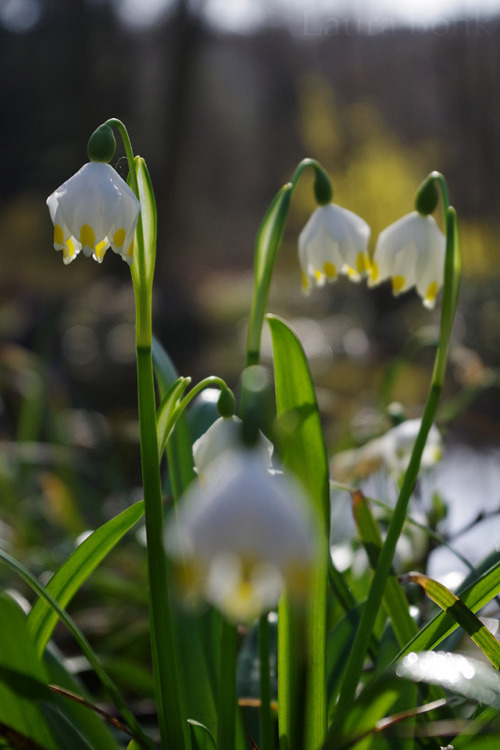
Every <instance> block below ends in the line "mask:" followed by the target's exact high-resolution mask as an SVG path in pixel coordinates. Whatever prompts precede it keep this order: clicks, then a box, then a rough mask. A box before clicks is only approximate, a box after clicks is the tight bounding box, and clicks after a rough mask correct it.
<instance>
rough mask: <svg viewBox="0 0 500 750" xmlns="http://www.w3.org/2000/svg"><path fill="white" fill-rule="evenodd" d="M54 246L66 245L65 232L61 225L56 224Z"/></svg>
mask: <svg viewBox="0 0 500 750" xmlns="http://www.w3.org/2000/svg"><path fill="white" fill-rule="evenodd" d="M54 245H64V232H63V229H62V227H60V226H59V224H54Z"/></svg>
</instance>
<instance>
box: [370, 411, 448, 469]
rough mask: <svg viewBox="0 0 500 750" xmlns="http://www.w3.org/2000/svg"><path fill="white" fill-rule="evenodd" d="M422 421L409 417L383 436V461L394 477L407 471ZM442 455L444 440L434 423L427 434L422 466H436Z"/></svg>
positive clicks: (424, 467)
mask: <svg viewBox="0 0 500 750" xmlns="http://www.w3.org/2000/svg"><path fill="white" fill-rule="evenodd" d="M421 423H422V421H421V420H420V419H407V420H406V421H405V422H401V424H398V425H397V426H396V427H393V428H392V429H390V430H389V431H388V432H386V434H385V435H384V436H383V438H381V447H382V457H383V461H384V464H385V466H386V467H387V470H388V471H389V473H390V474H392V475H393V476H394V477H399V476H401V475H402V474H403V473H404V472H405V471H406V469H407V467H408V464H409V463H410V457H411V454H412V451H413V446H414V445H415V441H416V439H417V435H418V433H419V431H420V426H421ZM442 457H443V440H442V438H441V434H440V432H439V430H438V428H437V427H436V426H435V425H432V426H431V429H430V430H429V434H428V435H427V441H426V443H425V448H424V451H423V453H422V458H421V461H420V468H421V469H429V468H431V467H432V466H435V464H437V463H438V462H439V461H440V460H441V458H442Z"/></svg>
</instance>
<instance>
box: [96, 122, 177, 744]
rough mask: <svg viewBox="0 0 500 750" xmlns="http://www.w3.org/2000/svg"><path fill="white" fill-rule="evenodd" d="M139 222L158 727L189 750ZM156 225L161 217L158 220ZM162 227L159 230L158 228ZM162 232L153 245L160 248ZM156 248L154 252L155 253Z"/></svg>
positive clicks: (142, 415) (144, 456)
mask: <svg viewBox="0 0 500 750" xmlns="http://www.w3.org/2000/svg"><path fill="white" fill-rule="evenodd" d="M106 124H107V125H110V126H111V127H116V128H117V130H118V131H119V133H120V135H121V138H122V140H123V145H124V147H125V153H126V155H127V161H128V166H129V178H128V179H129V181H130V183H131V186H132V189H133V191H134V193H135V194H136V195H137V197H138V199H139V200H141V195H140V189H139V180H138V177H137V172H136V158H135V157H134V153H133V150H132V144H131V142H130V138H129V135H128V131H127V129H126V127H125V125H124V124H123V123H122V122H121V120H118V119H116V118H111V119H109V120H107V121H106ZM143 206H144V204H143V203H142V201H141V213H140V214H139V219H138V221H137V227H136V233H135V242H136V250H135V253H134V264H136V263H137V264H138V268H137V271H138V272H137V273H135V272H133V273H132V278H133V281H134V293H135V305H136V356H137V388H138V410H139V430H140V443H141V467H142V482H143V490H144V507H145V520H146V535H147V556H148V582H149V612H150V615H149V617H150V628H151V654H152V661H153V672H154V679H155V695H156V702H157V711H158V723H159V729H160V736H161V741H162V747H163V748H164V750H183V748H185V746H186V744H185V736H184V727H183V721H182V712H181V699H180V694H179V681H178V679H177V668H176V650H175V647H174V636H173V624H172V614H171V612H170V602H169V593H168V576H167V563H166V557H165V547H164V538H163V502H162V491H161V477H160V470H159V464H158V443H157V433H156V397H155V386H154V374H153V359H152V276H153V274H152V269H151V274H150V275H149V276H148V275H147V274H146V246H145V238H144V226H143V221H142V208H143ZM153 221H154V222H156V214H155V215H154V217H153ZM155 227H156V224H155ZM155 237H156V228H155V232H154V233H153V235H152V236H151V237H150V238H149V240H148V241H150V242H154V240H155ZM151 249H152V248H148V250H150V251H151Z"/></svg>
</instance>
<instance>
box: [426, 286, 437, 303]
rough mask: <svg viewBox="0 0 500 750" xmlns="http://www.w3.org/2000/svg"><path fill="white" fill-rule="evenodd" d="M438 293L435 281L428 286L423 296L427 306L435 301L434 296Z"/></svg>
mask: <svg viewBox="0 0 500 750" xmlns="http://www.w3.org/2000/svg"><path fill="white" fill-rule="evenodd" d="M438 291H439V284H438V283H437V281H433V282H432V284H429V288H428V289H427V292H426V294H425V301H426V302H427V303H428V304H432V303H433V302H434V300H435V299H436V295H437V293H438Z"/></svg>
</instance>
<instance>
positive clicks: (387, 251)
mask: <svg viewBox="0 0 500 750" xmlns="http://www.w3.org/2000/svg"><path fill="white" fill-rule="evenodd" d="M445 248H446V238H445V236H444V235H443V233H442V232H441V231H440V230H439V229H438V227H437V225H436V222H435V221H434V219H433V218H432V216H422V214H419V213H418V212H417V211H413V212H412V213H410V214H408V215H407V216H403V218H402V219H399V220H398V221H396V222H395V223H394V224H391V225H390V226H389V227H387V228H386V229H384V231H383V232H381V233H380V236H379V238H378V240H377V244H376V246H375V253H374V256H373V260H372V262H371V268H370V275H369V280H368V285H369V286H374V285H375V284H379V283H380V282H382V281H385V279H389V278H390V279H391V280H392V290H393V293H394V294H395V295H398V294H401V293H402V292H406V291H407V290H408V289H410V288H411V287H412V286H416V288H417V292H418V293H419V295H420V296H421V297H422V300H423V303H424V305H425V307H429V308H431V307H434V304H435V301H436V296H437V293H438V291H439V289H440V288H441V285H442V283H443V276H444V256H445Z"/></svg>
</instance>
